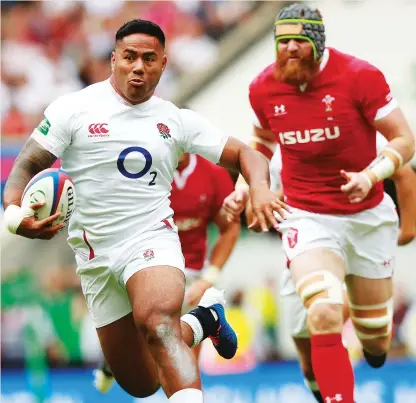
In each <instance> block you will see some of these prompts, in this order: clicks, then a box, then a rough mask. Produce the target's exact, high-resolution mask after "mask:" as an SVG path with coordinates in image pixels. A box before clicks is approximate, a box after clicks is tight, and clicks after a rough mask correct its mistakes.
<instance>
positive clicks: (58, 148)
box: [30, 129, 66, 158]
mask: <svg viewBox="0 0 416 403" xmlns="http://www.w3.org/2000/svg"><path fill="white" fill-rule="evenodd" d="M30 137H31V138H32V139H33V140H35V141H36V142H37V143H39V144H40V145H41V146H42V147H43V148H44V149H45V150H46V151H49V152H50V153H51V154H53V155H54V156H55V157H56V158H59V157H60V156H61V155H62V153H63V152H64V151H65V148H66V146H65V144H54V143H53V142H51V141H50V137H48V136H44V135H43V134H42V133H40V132H39V131H38V130H37V129H35V130H33V132H32V134H31V136H30Z"/></svg>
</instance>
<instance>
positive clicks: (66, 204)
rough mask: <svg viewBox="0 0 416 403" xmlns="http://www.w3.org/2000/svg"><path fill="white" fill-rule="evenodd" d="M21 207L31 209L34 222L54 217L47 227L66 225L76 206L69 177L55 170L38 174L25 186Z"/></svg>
mask: <svg viewBox="0 0 416 403" xmlns="http://www.w3.org/2000/svg"><path fill="white" fill-rule="evenodd" d="M21 206H22V207H33V210H35V214H34V217H35V220H36V221H42V220H45V219H46V218H49V217H53V216H56V217H55V219H54V220H53V221H52V222H50V223H49V225H52V226H56V225H58V224H64V225H66V224H67V223H68V221H69V219H70V218H71V215H72V213H73V212H74V210H75V206H76V195H75V187H74V183H73V181H72V179H71V177H70V176H69V175H68V174H66V173H65V172H64V171H63V170H62V169H57V168H50V169H45V170H44V171H41V172H39V173H38V174H37V175H36V176H34V177H33V178H32V180H31V181H30V182H29V183H28V184H27V186H26V188H25V190H24V192H23V195H22V200H21Z"/></svg>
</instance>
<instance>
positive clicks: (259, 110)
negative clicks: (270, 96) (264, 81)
mask: <svg viewBox="0 0 416 403" xmlns="http://www.w3.org/2000/svg"><path fill="white" fill-rule="evenodd" d="M258 86H259V83H258V82H257V80H254V81H253V82H252V83H251V85H250V87H249V95H248V96H249V99H250V105H251V109H252V110H253V112H254V115H255V117H256V118H257V120H258V121H259V123H260V125H261V128H262V129H265V130H270V126H269V122H268V121H267V118H266V115H265V113H264V110H263V105H262V104H263V101H262V98H263V96H261V93H259V91H258ZM253 124H255V125H256V126H257V124H256V122H255V119H254V122H253Z"/></svg>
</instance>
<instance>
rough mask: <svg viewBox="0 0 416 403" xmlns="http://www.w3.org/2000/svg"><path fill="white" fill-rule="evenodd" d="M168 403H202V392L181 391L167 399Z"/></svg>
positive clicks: (194, 390)
mask: <svg viewBox="0 0 416 403" xmlns="http://www.w3.org/2000/svg"><path fill="white" fill-rule="evenodd" d="M169 402H170V403H204V397H203V395H202V390H199V389H182V390H179V391H177V392H176V393H174V394H173V395H172V396H171V397H170V398H169Z"/></svg>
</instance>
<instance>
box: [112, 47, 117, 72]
mask: <svg viewBox="0 0 416 403" xmlns="http://www.w3.org/2000/svg"><path fill="white" fill-rule="evenodd" d="M115 63H116V51H115V50H113V51H112V52H111V72H112V73H114V64H115Z"/></svg>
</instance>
